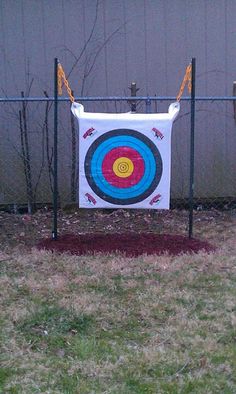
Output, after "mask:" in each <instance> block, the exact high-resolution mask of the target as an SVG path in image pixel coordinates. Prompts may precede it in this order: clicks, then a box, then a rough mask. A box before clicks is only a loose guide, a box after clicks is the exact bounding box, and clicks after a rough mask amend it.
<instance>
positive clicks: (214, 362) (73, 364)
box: [0, 251, 236, 394]
mask: <svg viewBox="0 0 236 394" xmlns="http://www.w3.org/2000/svg"><path fill="white" fill-rule="evenodd" d="M226 265H227V267H226ZM235 267H236V259H235V258H234V256H231V255H226V254H225V251H219V252H217V253H216V254H210V255H206V254H199V255H195V256H191V257H190V256H187V255H183V256H178V257H174V258H173V257H168V256H161V257H156V256H146V257H145V256H142V257H141V258H133V259H131V258H125V257H122V256H116V255H110V256H102V255H99V256H97V257H96V256H94V257H93V256H87V257H84V256H83V257H76V256H63V255H61V256H60V255H52V254H50V253H46V252H36V251H34V252H33V253H32V254H31V253H25V254H21V255H20V254H19V255H16V254H14V255H13V254H12V255H10V254H9V258H8V259H6V260H5V261H3V262H2V263H1V271H2V275H1V277H0V289H1V298H0V302H1V305H0V310H1V318H0V392H1V393H19V394H20V393H26V394H27V393H30V394H31V393H52V394H54V393H75V394H76V393H80V394H83V393H88V394H91V393H96V394H97V393H98V394H99V393H111V394H118V393H119V394H129V393H137V394H142V393H150V394H156V393H158V394H159V393H160V394H161V393H170V394H175V393H176V394H187V393H195V394H202V393H212V394H217V393H219V394H222V393H223V394H234V393H236V301H235V300H236V290H235V289H236V286H235V282H236V273H235Z"/></svg>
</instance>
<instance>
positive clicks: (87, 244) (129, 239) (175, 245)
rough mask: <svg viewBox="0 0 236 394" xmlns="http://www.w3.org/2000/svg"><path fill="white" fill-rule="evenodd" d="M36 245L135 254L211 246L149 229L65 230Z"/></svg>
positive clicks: (78, 252) (190, 250) (76, 251)
mask: <svg viewBox="0 0 236 394" xmlns="http://www.w3.org/2000/svg"><path fill="white" fill-rule="evenodd" d="M37 247H38V248H39V249H46V250H51V251H57V252H59V253H63V252H68V253H71V254H76V255H84V254H95V253H98V252H100V253H114V252H120V253H124V254H125V255H126V256H128V257H136V256H140V255H142V254H148V255H150V254H156V255H160V254H164V253H168V254H170V255H179V254H182V253H189V254H193V253H197V252H199V251H200V250H201V251H206V252H213V251H214V250H215V248H214V247H213V246H212V245H210V244H209V243H208V242H206V241H200V240H197V239H194V238H191V239H189V238H188V237H184V236H182V235H170V234H149V233H141V234H135V233H126V234H125V233H124V234H119V233H116V234H79V235H75V234H66V235H61V236H58V239H57V240H56V241H55V240H53V239H51V238H50V239H44V240H42V241H40V242H39V244H38V245H37Z"/></svg>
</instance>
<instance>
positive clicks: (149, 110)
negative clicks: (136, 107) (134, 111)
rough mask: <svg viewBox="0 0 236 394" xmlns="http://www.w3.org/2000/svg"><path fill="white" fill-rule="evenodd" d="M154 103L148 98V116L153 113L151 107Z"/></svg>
mask: <svg viewBox="0 0 236 394" xmlns="http://www.w3.org/2000/svg"><path fill="white" fill-rule="evenodd" d="M151 105H152V103H151V100H150V98H148V99H147V100H146V114H150V113H151V112H152V107H151Z"/></svg>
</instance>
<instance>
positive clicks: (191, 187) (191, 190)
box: [188, 58, 196, 238]
mask: <svg viewBox="0 0 236 394" xmlns="http://www.w3.org/2000/svg"><path fill="white" fill-rule="evenodd" d="M195 80H196V59H195V58H193V59H192V78H191V134H190V174H189V175H190V176H189V232H188V236H189V238H192V236H193V197H194V134H195Z"/></svg>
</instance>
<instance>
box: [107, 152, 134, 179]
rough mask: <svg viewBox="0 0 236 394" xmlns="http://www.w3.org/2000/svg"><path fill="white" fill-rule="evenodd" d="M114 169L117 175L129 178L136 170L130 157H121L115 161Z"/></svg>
mask: <svg viewBox="0 0 236 394" xmlns="http://www.w3.org/2000/svg"><path fill="white" fill-rule="evenodd" d="M112 169H113V171H114V173H115V174H116V176H119V177H121V178H128V177H129V176H130V175H131V174H132V173H133V171H134V165H133V163H132V161H131V160H130V159H128V157H119V158H118V159H116V160H115V161H114V163H113V167H112Z"/></svg>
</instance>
